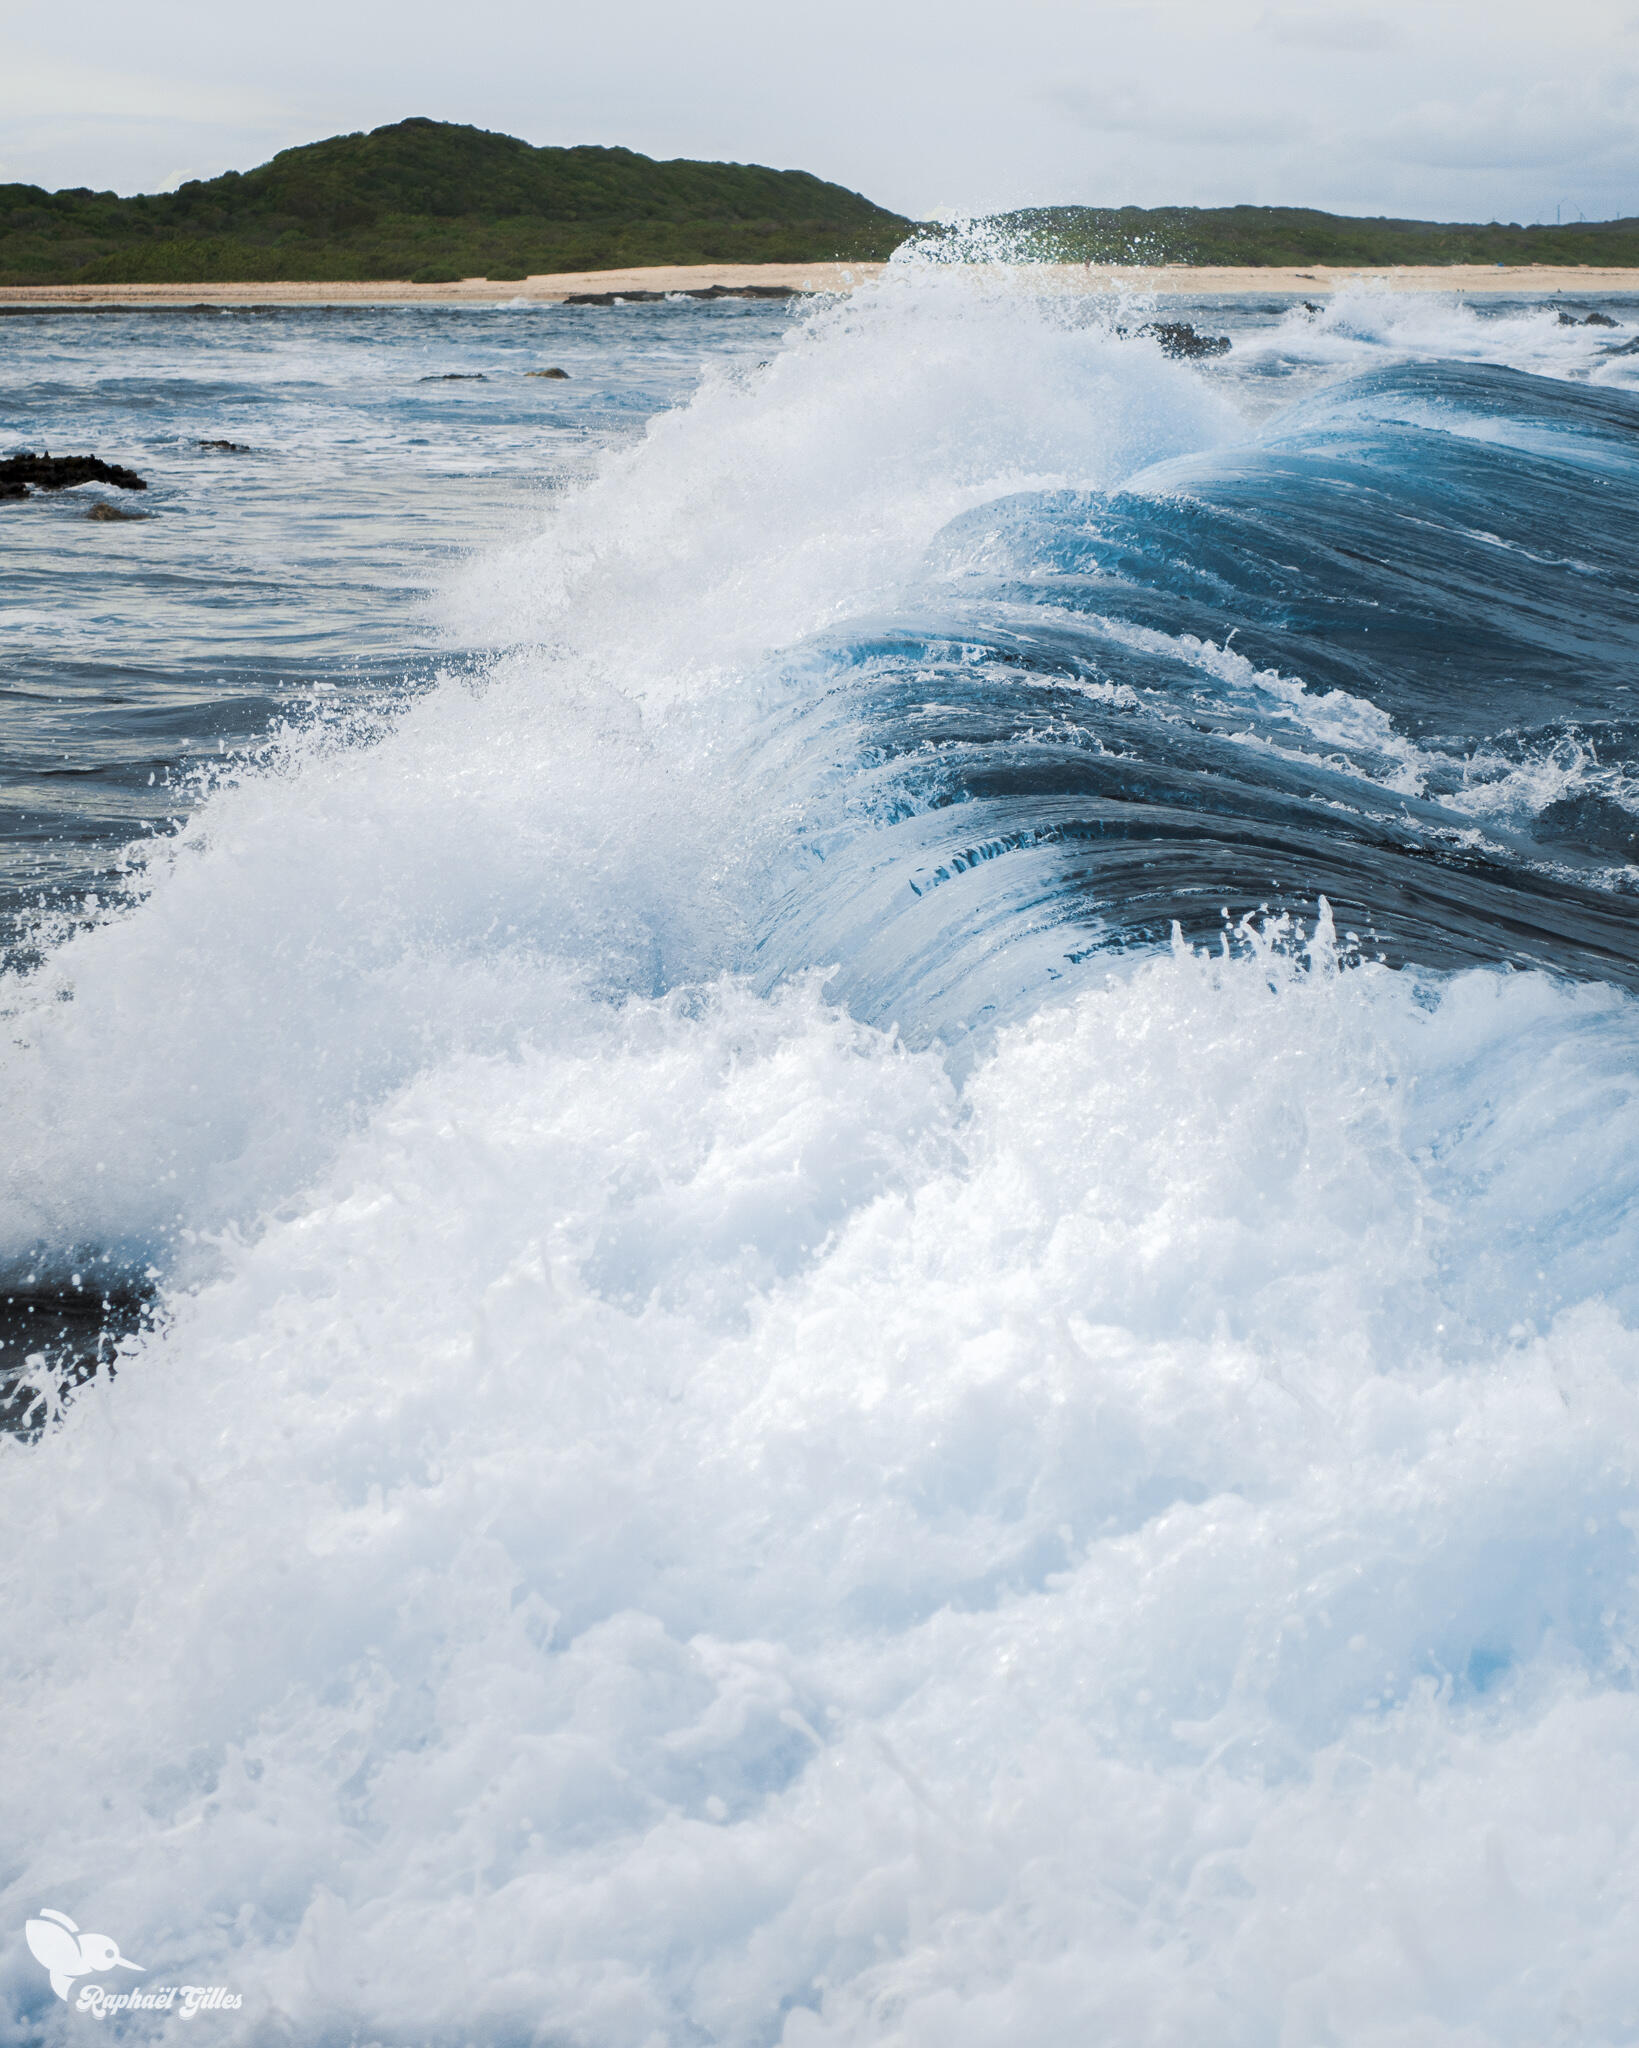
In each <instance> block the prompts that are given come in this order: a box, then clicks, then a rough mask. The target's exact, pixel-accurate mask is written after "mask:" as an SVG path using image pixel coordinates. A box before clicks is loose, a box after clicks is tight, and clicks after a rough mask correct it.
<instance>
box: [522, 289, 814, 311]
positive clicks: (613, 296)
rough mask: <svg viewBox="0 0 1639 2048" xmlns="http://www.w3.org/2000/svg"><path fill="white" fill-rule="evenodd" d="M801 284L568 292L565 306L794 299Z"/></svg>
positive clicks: (650, 304) (799, 293)
mask: <svg viewBox="0 0 1639 2048" xmlns="http://www.w3.org/2000/svg"><path fill="white" fill-rule="evenodd" d="M800 295H801V287H800V286H798V285H794V284H706V285H701V286H700V288H699V289H698V290H697V291H679V292H571V293H570V294H569V296H568V297H567V298H566V299H565V300H563V302H562V303H563V304H564V305H566V306H652V305H655V304H657V303H658V302H659V301H661V300H663V299H672V298H676V299H794V298H797V297H799V296H800Z"/></svg>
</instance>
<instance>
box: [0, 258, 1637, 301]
mask: <svg viewBox="0 0 1639 2048" xmlns="http://www.w3.org/2000/svg"><path fill="white" fill-rule="evenodd" d="M886 267H887V266H886V265H884V264H881V263H752V264H744V263H742V264H732V263H699V264H676V265H669V266H657V267H653V268H649V269H641V270H582V271H560V272H558V273H556V274H554V275H550V276H541V277H528V278H521V279H519V278H506V279H490V278H485V277H469V278H463V279H462V280H461V281H460V282H459V283H456V284H410V283H408V282H400V281H395V280H386V281H381V280H373V281H371V282H369V283H362V284H357V283H349V284H288V283H281V284H58V285H0V309H8V308H9V309H21V308H37V309H41V310H46V309H50V310H54V311H73V310H81V311H87V312H91V311H98V310H107V309H113V308H134V307H154V308H162V307H167V306H172V307H175V306H380V305H429V306H438V305H451V306H460V305H506V304H515V303H516V302H518V301H519V300H524V301H527V302H530V303H538V304H541V305H552V304H556V303H560V302H561V301H563V300H564V299H567V298H569V297H571V296H573V295H575V294H577V293H582V292H615V293H620V292H687V291H702V290H705V289H708V288H709V287H712V286H716V287H717V288H718V289H720V290H726V291H736V290H740V289H743V288H744V287H746V286H748V285H762V286H769V285H783V286H786V287H788V288H790V289H791V290H793V291H800V292H846V291H851V290H853V289H854V288H855V287H856V286H858V285H861V284H865V283H868V282H869V281H870V280H871V279H873V278H875V277H877V276H879V275H880V274H881V273H882V271H883V270H884V269H885V268H886ZM997 268H998V269H1000V268H1002V266H997ZM1031 269H1032V271H1033V272H1035V273H1037V274H1039V278H1040V282H1041V284H1042V285H1043V286H1044V287H1047V288H1050V289H1054V290H1064V291H1077V292H1081V291H1100V292H1105V291H1108V292H1135V293H1146V294H1147V293H1156V294H1159V295H1161V296H1170V295H1178V296H1188V297H1192V298H1197V297H1201V296H1203V295H1206V296H1211V295H1222V296H1225V297H1240V298H1263V297H1270V296H1273V297H1280V296H1292V297H1297V298H1320V297H1324V296H1326V295H1327V294H1329V293H1332V292H1337V291H1342V290H1345V289H1348V288H1350V287H1360V286H1365V287H1368V288H1369V289H1372V290H1376V291H1393V292H1453V293H1458V294H1461V295H1463V296H1467V297H1474V296H1482V295H1483V296H1492V295H1496V294H1506V295H1509V296H1518V295H1520V294H1542V295H1544V296H1548V297H1559V296H1563V295H1565V294H1568V293H1576V294H1594V295H1598V296H1602V297H1612V296H1621V295H1624V294H1628V293H1631V294H1633V295H1635V296H1639V270H1614V269H1595V268H1592V267H1591V266H1589V267H1582V266H1572V265H1550V264H1540V263H1533V264H1521V265H1518V266H1506V267H1505V266H1501V265H1479V264H1451V265H1428V266H1418V267H1413V266H1405V267H1400V268H1390V269H1384V270H1359V269H1329V268H1327V267H1326V266H1324V265H1321V264H1316V265H1315V266H1314V267H1313V268H1311V269H1308V270H1297V269H1253V268H1249V267H1233V268H1232V267H1208V266H1202V267H1199V268H1190V267H1187V266H1185V265H1181V264H1180V265H1171V266H1168V267H1165V268H1140V267H1136V266H1129V265H1115V264H1109V265H1096V264H1095V265H1092V266H1088V265H1084V264H1079V263H1075V264H1041V265H1038V266H1031Z"/></svg>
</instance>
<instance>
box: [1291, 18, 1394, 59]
mask: <svg viewBox="0 0 1639 2048" xmlns="http://www.w3.org/2000/svg"><path fill="white" fill-rule="evenodd" d="M1258 28H1259V30H1260V31H1261V32H1262V33H1263V34H1264V35H1266V36H1269V37H1270V38H1271V39H1272V40H1273V41H1275V42H1277V43H1286V44H1289V45H1292V46H1293V47H1296V48H1299V49H1307V50H1335V51H1338V52H1339V53H1341V54H1344V55H1357V56H1358V55H1367V54H1370V53H1371V52H1373V51H1377V50H1392V49H1394V48H1395V47H1396V46H1397V45H1398V43H1399V41H1400V34H1399V31H1398V29H1397V28H1396V26H1395V24H1394V23H1393V22H1392V21H1388V20H1386V19H1385V18H1384V17H1383V16H1382V15H1380V14H1352V13H1350V12H1348V11H1347V10H1346V9H1344V10H1337V9H1332V8H1324V9H1322V8H1307V7H1306V8H1270V9H1268V10H1266V12H1265V13H1264V14H1263V15H1262V17H1261V18H1260V20H1259V22H1258Z"/></svg>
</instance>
